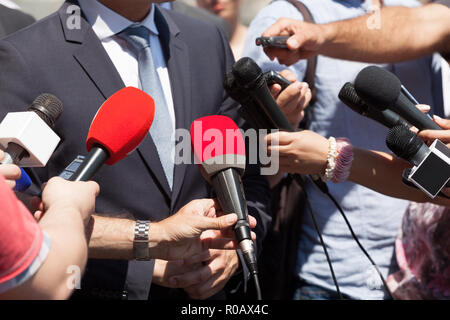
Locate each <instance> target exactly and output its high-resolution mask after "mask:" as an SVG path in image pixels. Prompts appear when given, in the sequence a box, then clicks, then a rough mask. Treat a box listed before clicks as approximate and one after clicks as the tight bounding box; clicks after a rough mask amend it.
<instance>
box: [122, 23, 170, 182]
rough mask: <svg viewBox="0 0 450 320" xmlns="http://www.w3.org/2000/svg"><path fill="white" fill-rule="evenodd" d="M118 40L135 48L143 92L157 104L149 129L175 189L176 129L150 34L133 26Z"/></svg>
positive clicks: (165, 171) (167, 176)
mask: <svg viewBox="0 0 450 320" xmlns="http://www.w3.org/2000/svg"><path fill="white" fill-rule="evenodd" d="M118 36H119V37H121V38H122V39H124V40H125V41H127V42H128V43H129V44H131V45H132V47H133V48H134V50H135V54H136V57H137V59H138V64H139V78H140V80H141V86H142V90H143V91H145V92H146V93H148V94H149V95H150V96H151V97H152V98H153V100H154V101H155V118H154V120H153V124H152V127H151V128H150V135H151V136H152V138H153V141H154V143H155V145H156V149H157V150H158V155H159V159H160V161H161V164H162V167H163V169H164V173H165V175H166V178H167V181H168V182H169V186H170V189H172V185H173V171H174V159H173V154H174V153H173V152H174V151H173V150H174V147H175V142H174V141H173V139H172V135H173V126H172V121H171V118H170V114H169V108H168V106H167V102H166V98H165V96H164V91H163V89H162V86H161V81H160V80H159V76H158V73H157V72H156V68H155V65H154V63H153V57H152V52H151V49H150V31H149V30H148V29H147V28H146V27H144V26H139V25H133V26H130V27H128V28H127V29H125V30H124V31H122V32H121V33H119V34H118Z"/></svg>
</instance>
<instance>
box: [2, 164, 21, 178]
mask: <svg viewBox="0 0 450 320" xmlns="http://www.w3.org/2000/svg"><path fill="white" fill-rule="evenodd" d="M0 174H2V175H3V176H4V177H5V179H6V180H19V179H20V176H21V174H22V172H21V171H20V168H19V167H18V166H16V165H15V164H2V165H0Z"/></svg>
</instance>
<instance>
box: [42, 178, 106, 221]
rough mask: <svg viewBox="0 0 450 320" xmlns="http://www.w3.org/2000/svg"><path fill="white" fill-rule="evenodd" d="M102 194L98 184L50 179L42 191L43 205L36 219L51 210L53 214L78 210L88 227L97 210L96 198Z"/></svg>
mask: <svg viewBox="0 0 450 320" xmlns="http://www.w3.org/2000/svg"><path fill="white" fill-rule="evenodd" d="M99 192H100V187H99V185H98V184H97V183H96V182H93V181H89V182H70V181H67V180H64V179H62V178H59V177H55V178H52V179H50V180H49V181H48V182H47V183H46V184H45V186H44V189H43V191H42V203H41V204H40V206H39V207H40V208H39V210H38V212H36V213H35V217H36V218H38V220H39V219H40V218H41V216H42V214H43V213H44V214H45V213H46V212H47V211H48V210H49V209H52V211H53V212H72V211H73V210H76V211H77V212H78V213H79V214H80V215H81V218H82V219H83V222H84V225H85V226H86V225H87V223H88V222H89V219H90V217H91V215H92V213H93V212H94V210H95V198H96V197H97V196H98V194H99Z"/></svg>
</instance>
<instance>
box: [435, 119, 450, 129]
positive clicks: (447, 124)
mask: <svg viewBox="0 0 450 320" xmlns="http://www.w3.org/2000/svg"><path fill="white" fill-rule="evenodd" d="M433 120H434V122H436V124H437V125H438V126H439V127H441V128H442V129H445V130H448V129H450V120H448V119H442V118H441V117H439V116H437V115H434V116H433Z"/></svg>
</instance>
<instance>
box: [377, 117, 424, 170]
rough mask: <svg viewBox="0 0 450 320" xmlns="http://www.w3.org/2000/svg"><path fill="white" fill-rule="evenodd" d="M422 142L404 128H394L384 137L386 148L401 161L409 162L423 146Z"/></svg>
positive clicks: (400, 126)
mask: <svg viewBox="0 0 450 320" xmlns="http://www.w3.org/2000/svg"><path fill="white" fill-rule="evenodd" d="M423 144H424V143H423V141H422V140H420V138H419V137H418V136H417V135H416V134H415V133H414V132H412V131H411V130H410V129H409V128H408V127H406V126H402V125H399V126H395V127H393V128H392V129H390V130H389V132H388V134H387V136H386V145H387V147H388V148H389V149H390V150H391V151H392V152H394V154H395V155H396V156H397V157H399V158H402V159H405V160H407V161H411V160H412V159H413V158H414V156H415V155H416V154H417V152H418V151H419V149H420V148H421V147H422V145H423Z"/></svg>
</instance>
